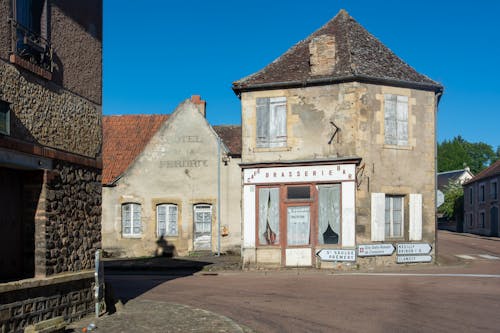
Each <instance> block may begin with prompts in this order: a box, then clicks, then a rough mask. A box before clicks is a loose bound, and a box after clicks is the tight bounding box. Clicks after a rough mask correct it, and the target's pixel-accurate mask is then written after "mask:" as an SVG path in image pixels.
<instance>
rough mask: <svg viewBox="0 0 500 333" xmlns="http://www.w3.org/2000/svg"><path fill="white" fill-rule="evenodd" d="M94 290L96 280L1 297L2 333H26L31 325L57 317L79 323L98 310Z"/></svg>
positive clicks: (78, 281) (0, 329)
mask: <svg viewBox="0 0 500 333" xmlns="http://www.w3.org/2000/svg"><path fill="white" fill-rule="evenodd" d="M87 276H88V274H87ZM93 288H94V279H93V278H84V279H76V280H73V281H69V282H63V283H54V284H50V285H44V286H38V287H32V288H19V289H17V290H12V291H9V292H5V293H1V298H0V332H2V333H3V332H5V333H9V332H22V331H23V329H24V328H25V327H26V326H28V325H31V324H34V323H37V322H40V321H43V320H46V319H50V318H54V317H57V316H63V317H64V319H65V320H66V321H69V322H71V321H75V320H79V319H81V318H83V317H84V316H86V315H88V314H90V313H92V311H93V309H94V304H95V303H94V290H93Z"/></svg>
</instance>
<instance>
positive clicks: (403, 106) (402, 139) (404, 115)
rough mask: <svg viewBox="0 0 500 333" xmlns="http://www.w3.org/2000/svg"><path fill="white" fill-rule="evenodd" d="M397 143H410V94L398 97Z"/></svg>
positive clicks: (403, 144)
mask: <svg viewBox="0 0 500 333" xmlns="http://www.w3.org/2000/svg"><path fill="white" fill-rule="evenodd" d="M396 112H397V116H396V119H397V140H398V141H397V143H398V145H402V146H406V145H408V96H398V97H397V109H396Z"/></svg>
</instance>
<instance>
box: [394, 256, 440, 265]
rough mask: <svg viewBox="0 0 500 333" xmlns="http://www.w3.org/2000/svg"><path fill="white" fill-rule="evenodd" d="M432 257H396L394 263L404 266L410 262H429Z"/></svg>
mask: <svg viewBox="0 0 500 333" xmlns="http://www.w3.org/2000/svg"><path fill="white" fill-rule="evenodd" d="M431 261H432V257H431V256H428V255H425V256H397V257H396V262H397V263H398V264H406V263H412V262H431Z"/></svg>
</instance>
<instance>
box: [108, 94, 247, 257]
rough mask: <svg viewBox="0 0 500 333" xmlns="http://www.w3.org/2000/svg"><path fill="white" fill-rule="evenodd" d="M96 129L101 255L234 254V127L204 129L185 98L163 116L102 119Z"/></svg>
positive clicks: (197, 107)
mask: <svg viewBox="0 0 500 333" xmlns="http://www.w3.org/2000/svg"><path fill="white" fill-rule="evenodd" d="M103 129H104V143H103V186H104V187H103V220H102V224H103V230H102V231H103V249H104V250H105V252H106V254H107V255H109V256H119V257H137V256H151V255H169V256H171V255H180V256H182V255H187V254H189V252H191V251H211V252H218V251H219V250H220V251H221V252H227V251H233V252H234V251H236V252H238V253H239V250H240V244H241V215H240V202H241V190H240V183H241V176H240V168H239V165H238V163H239V162H240V154H241V127H240V126H214V127H212V126H210V124H208V122H207V121H206V119H205V102H204V101H202V100H201V99H200V97H199V96H193V97H192V98H191V100H186V101H184V102H183V103H181V104H180V105H179V106H178V107H177V109H176V110H175V112H173V113H172V114H171V115H170V116H167V115H129V116H105V117H104V121H103ZM219 138H220V139H221V144H220V149H219V148H218V147H219V145H218V141H219ZM219 185H220V190H219ZM219 192H220V194H219ZM218 198H220V200H219V199H218ZM219 225H220V226H219ZM219 240H220V248H219Z"/></svg>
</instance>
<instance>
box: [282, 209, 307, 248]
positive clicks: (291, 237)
mask: <svg viewBox="0 0 500 333" xmlns="http://www.w3.org/2000/svg"><path fill="white" fill-rule="evenodd" d="M310 230H311V212H310V207H309V206H292V207H288V208H287V230H286V235H287V237H286V241H287V244H288V245H308V244H310Z"/></svg>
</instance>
